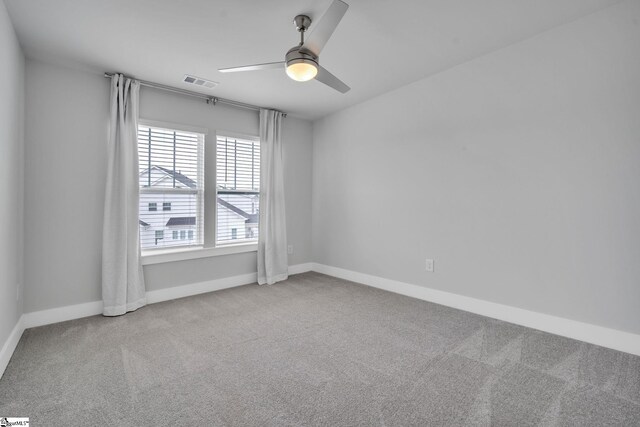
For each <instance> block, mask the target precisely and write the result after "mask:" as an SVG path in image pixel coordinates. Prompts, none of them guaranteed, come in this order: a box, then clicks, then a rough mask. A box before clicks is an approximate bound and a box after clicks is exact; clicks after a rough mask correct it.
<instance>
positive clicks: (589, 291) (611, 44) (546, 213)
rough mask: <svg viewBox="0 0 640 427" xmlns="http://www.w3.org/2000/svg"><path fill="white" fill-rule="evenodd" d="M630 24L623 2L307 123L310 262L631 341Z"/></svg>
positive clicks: (634, 249) (634, 197)
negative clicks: (430, 266)
mask: <svg viewBox="0 0 640 427" xmlns="http://www.w3.org/2000/svg"><path fill="white" fill-rule="evenodd" d="M639 22H640V2H632V1H629V2H624V3H622V4H620V5H618V6H615V7H612V8H609V9H606V10H604V11H601V12H599V13H596V14H593V15H590V16H588V17H586V18H583V19H581V20H579V21H576V22H573V23H570V24H568V25H565V26H562V27H558V28H556V29H553V30H551V31H549V32H546V33H543V34H541V35H539V36H537V37H535V38H531V39H529V40H526V41H524V42H522V43H518V44H516V45H512V46H510V47H507V48H505V49H502V50H499V51H496V52H494V53H492V54H489V55H487V56H484V57H481V58H479V59H476V60H473V61H470V62H468V63H465V64H462V65H460V66H458V67H455V68H453V69H451V70H448V71H446V72H443V73H441V74H438V75H435V76H433V77H430V78H426V79H423V80H421V81H418V82H415V83H413V84H411V85H408V86H406V87H403V88H401V89H398V90H396V91H393V92H390V93H387V94H385V95H382V96H380V97H378V98H375V99H372V100H370V101H368V102H365V103H363V104H359V105H357V106H354V107H352V108H349V109H346V110H343V111H341V112H338V113H335V114H333V115H331V116H328V117H326V118H324V119H321V120H318V121H316V122H314V126H313V190H312V194H313V212H314V215H313V239H312V241H313V259H314V261H315V262H317V263H320V264H325V265H330V266H334V267H339V268H343V269H347V270H352V271H356V272H362V273H366V274H370V275H374V276H379V277H384V278H389V279H394V280H398V281H402V282H407V283H412V284H417V285H422V286H425V287H429V288H434V289H438V290H444V291H448V292H452V293H456V294H461V295H465V296H470V297H475V298H479V299H484V300H488V301H492V302H497V303H502V304H506V305H510V306H515V307H520V308H525V309H528V310H533V311H538V312H542V313H547V314H553V315H556V316H560V317H565V318H570V319H574V320H579V321H583V322H587V323H593V324H596V325H601V326H606V327H610V328H614V329H619V330H622V331H627V332H633V333H640V315H639V314H638V313H639V311H638V303H639V302H640V286H638V277H640V262H639V261H638V260H640V221H639V220H638V219H639V218H640V185H638V183H640V83H639V82H640V80H638V76H640V54H639V52H640V51H639V50H638V46H640V25H639ZM425 258H434V259H435V272H434V273H427V272H426V271H425Z"/></svg>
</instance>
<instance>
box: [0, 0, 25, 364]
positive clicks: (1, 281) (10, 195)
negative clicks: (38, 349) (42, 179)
mask: <svg viewBox="0 0 640 427" xmlns="http://www.w3.org/2000/svg"><path fill="white" fill-rule="evenodd" d="M24 68H25V60H24V56H23V54H22V50H21V49H20V45H19V44H18V40H17V38H16V35H15V33H14V31H13V26H12V24H11V21H10V20H9V15H8V13H7V10H6V8H5V5H4V2H2V1H0V200H1V201H2V203H0V224H2V227H0V301H1V302H2V308H1V309H0V349H1V348H2V347H3V345H4V344H5V341H6V340H7V338H8V337H9V335H10V333H11V331H12V330H13V328H14V327H15V325H16V324H17V323H18V320H19V319H20V316H21V315H22V296H21V295H19V294H20V293H21V291H22V290H21V289H18V287H21V286H22V274H21V272H22V224H23V223H22V203H23V198H22V191H23V156H24V151H23V150H24ZM18 296H19V298H18ZM7 360H8V359H7ZM0 365H1V363H0ZM3 369H4V366H0V375H1V372H2V370H3Z"/></svg>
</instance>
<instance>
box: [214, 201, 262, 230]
mask: <svg viewBox="0 0 640 427" xmlns="http://www.w3.org/2000/svg"><path fill="white" fill-rule="evenodd" d="M218 203H220V204H221V205H222V206H224V207H225V208H227V209H229V210H230V211H232V212H235V213H237V214H238V215H240V216H241V217H244V218H245V220H246V221H245V223H247V224H254V223H255V224H257V223H258V214H250V213H247V212H245V211H243V210H242V209H240V208H239V207H237V206H235V205H232V204H231V203H229V202H227V201H226V200H224V199H221V198H220V197H218Z"/></svg>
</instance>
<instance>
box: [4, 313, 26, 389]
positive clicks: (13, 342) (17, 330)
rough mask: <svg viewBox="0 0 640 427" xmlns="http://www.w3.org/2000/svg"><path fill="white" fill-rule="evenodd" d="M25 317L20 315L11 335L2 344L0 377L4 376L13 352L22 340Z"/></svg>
mask: <svg viewBox="0 0 640 427" xmlns="http://www.w3.org/2000/svg"><path fill="white" fill-rule="evenodd" d="M23 318H24V317H23V316H20V318H19V319H18V322H17V323H16V325H15V326H14V328H13V330H12V331H11V333H10V334H9V337H8V338H7V340H6V341H5V343H4V345H3V346H2V350H0V378H2V374H4V370H5V369H7V365H8V364H9V361H10V360H11V356H13V352H14V351H15V349H16V346H17V345H18V342H19V341H20V337H22V333H23V332H24V326H23Z"/></svg>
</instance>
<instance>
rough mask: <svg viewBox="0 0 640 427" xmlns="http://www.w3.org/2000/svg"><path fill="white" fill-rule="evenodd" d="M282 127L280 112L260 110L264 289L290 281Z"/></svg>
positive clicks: (260, 237) (260, 271) (260, 261)
mask: <svg viewBox="0 0 640 427" xmlns="http://www.w3.org/2000/svg"><path fill="white" fill-rule="evenodd" d="M281 123H282V113H281V112H279V111H274V110H266V109H262V110H260V224H259V227H260V228H259V230H258V283H259V284H261V285H263V284H269V285H271V284H273V283H275V282H279V281H281V280H286V279H287V277H289V261H288V259H287V222H286V215H285V206H284V178H283V162H282V141H281Z"/></svg>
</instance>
